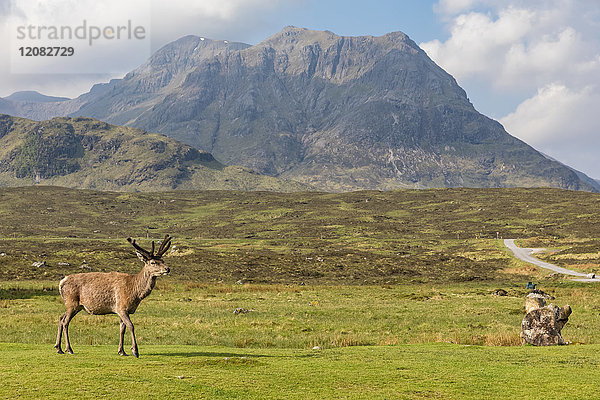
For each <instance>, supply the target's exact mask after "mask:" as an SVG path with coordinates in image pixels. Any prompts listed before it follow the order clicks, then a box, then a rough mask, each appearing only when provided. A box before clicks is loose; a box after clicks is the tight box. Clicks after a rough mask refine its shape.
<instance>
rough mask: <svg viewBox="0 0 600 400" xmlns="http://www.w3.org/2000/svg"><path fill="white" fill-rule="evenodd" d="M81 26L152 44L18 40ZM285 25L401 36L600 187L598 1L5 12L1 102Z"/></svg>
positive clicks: (508, 123)
mask: <svg viewBox="0 0 600 400" xmlns="http://www.w3.org/2000/svg"><path fill="white" fill-rule="evenodd" d="M84 20H85V22H86V28H87V29H89V28H90V26H93V27H94V28H98V29H100V30H102V29H108V30H107V31H106V32H108V34H109V36H111V35H112V36H114V32H115V31H116V27H117V26H126V25H127V24H128V22H129V23H130V25H132V26H133V27H140V29H142V30H143V31H144V34H143V35H140V37H139V38H133V39H132V38H131V37H129V38H126V37H124V38H119V39H118V40H117V39H115V38H112V39H110V40H109V39H107V38H104V37H103V38H99V39H97V40H95V41H94V42H93V43H90V37H91V36H92V34H91V32H92V31H86V32H87V33H88V35H87V38H86V39H85V40H79V41H77V40H75V39H74V40H67V38H65V37H62V38H59V39H56V38H54V39H53V40H51V39H50V38H49V37H48V38H46V39H47V40H46V41H42V40H40V39H39V38H37V37H36V38H32V37H30V36H27V37H26V38H24V39H19V38H18V35H17V32H18V31H17V28H18V27H19V26H29V25H35V26H37V27H39V26H48V27H50V26H56V27H61V26H63V27H64V26H69V27H72V28H73V29H75V28H76V27H78V26H81V25H82V21H84ZM287 25H294V26H298V27H305V28H309V29H315V30H329V31H332V32H334V33H336V34H339V35H346V36H359V35H374V36H378V35H383V34H385V33H388V32H392V31H402V32H404V33H406V34H407V35H409V36H410V37H411V39H413V40H414V41H415V42H416V43H417V44H419V46H421V48H423V49H424V50H425V51H426V52H427V54H428V55H429V56H430V57H431V58H432V59H433V60H434V61H435V62H436V63H437V64H439V65H440V66H441V67H442V68H444V69H445V70H446V71H447V72H449V73H450V74H451V75H453V76H454V77H455V78H456V80H457V81H458V83H459V85H461V86H462V87H463V88H464V89H465V91H466V92H467V95H468V96H469V99H470V100H471V102H472V103H473V105H474V106H475V108H476V109H477V110H478V111H480V112H482V113H483V114H485V115H487V116H489V117H491V118H494V119H496V120H498V121H499V122H500V123H502V124H503V125H504V127H505V128H506V130H507V131H508V132H509V133H510V134H512V135H513V136H516V137H518V138H520V139H522V140H523V141H525V142H526V143H528V144H530V145H531V146H533V147H534V148H536V149H537V150H539V151H542V152H543V153H545V154H547V155H549V156H551V157H553V158H556V159H557V160H559V161H561V162H563V163H565V164H567V165H569V166H571V167H573V168H576V169H578V170H580V171H582V172H585V173H586V174H588V175H589V176H591V177H593V178H600V162H598V161H600V159H599V156H598V149H600V119H599V118H598V117H597V116H596V113H597V112H598V111H600V1H599V0H380V1H370V2H366V1H364V0H343V1H342V0H170V1H164V0H127V1H122V0H103V1H102V2H98V1H97V0H0V37H2V38H3V40H0V76H1V79H0V96H7V95H9V94H11V93H12V92H14V91H18V90H38V91H40V92H42V93H44V94H49V95H55V96H68V97H76V96H78V95H79V94H81V93H84V92H87V91H88V90H89V89H90V87H91V86H92V85H93V84H94V83H98V82H106V81H108V80H109V79H111V78H120V77H122V76H123V75H124V74H125V73H127V72H129V71H131V70H133V69H135V68H136V67H137V66H139V65H140V64H142V63H143V62H144V61H145V60H146V59H147V58H148V57H149V56H150V55H151V54H152V52H154V51H156V50H157V49H159V48H160V47H161V46H163V45H165V44H167V43H169V42H170V41H173V40H176V39H177V38H179V37H181V36H184V35H189V34H193V35H198V36H205V37H209V38H213V39H226V40H231V41H239V42H245V43H249V44H256V43H258V42H260V41H261V40H263V39H265V38H267V37H268V36H270V35H272V34H275V33H277V32H278V31H280V30H281V29H282V28H283V27H285V26H287ZM111 29H112V30H111ZM44 32H46V33H47V31H44ZM82 32H83V31H82ZM123 32H124V33H123V34H124V35H125V34H126V33H127V32H125V31H123ZM38 33H39V32H38ZM141 36H143V38H142V37H141ZM34 39H35V40H34ZM39 45H44V46H48V45H52V46H64V47H68V46H72V47H73V48H74V50H75V54H74V55H73V56H72V57H24V56H21V55H20V54H19V53H18V51H19V50H18V49H19V47H23V46H25V47H26V46H39Z"/></svg>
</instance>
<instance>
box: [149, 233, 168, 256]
mask: <svg viewBox="0 0 600 400" xmlns="http://www.w3.org/2000/svg"><path fill="white" fill-rule="evenodd" d="M152 246H153V247H152V249H153V250H154V242H152ZM169 247H171V237H170V236H169V235H165V239H164V240H163V241H162V243H161V244H160V247H159V248H158V252H156V255H155V257H159V258H160V257H162V255H163V254H165V253H166V252H167V250H169Z"/></svg>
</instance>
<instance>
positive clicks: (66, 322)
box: [63, 308, 81, 354]
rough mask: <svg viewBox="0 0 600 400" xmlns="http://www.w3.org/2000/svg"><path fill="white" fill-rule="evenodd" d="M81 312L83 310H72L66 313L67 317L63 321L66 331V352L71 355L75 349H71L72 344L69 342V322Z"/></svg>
mask: <svg viewBox="0 0 600 400" xmlns="http://www.w3.org/2000/svg"><path fill="white" fill-rule="evenodd" d="M80 310H81V308H76V309H72V310H67V312H66V313H65V317H64V319H63V325H64V330H65V351H66V352H67V353H69V354H73V349H71V342H69V322H71V319H73V317H74V316H75V315H77V313H78V312H79V311H80Z"/></svg>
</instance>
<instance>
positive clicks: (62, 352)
mask: <svg viewBox="0 0 600 400" xmlns="http://www.w3.org/2000/svg"><path fill="white" fill-rule="evenodd" d="M54 348H55V349H56V352H57V353H58V354H65V352H64V351H62V349H61V348H60V347H56V346H54Z"/></svg>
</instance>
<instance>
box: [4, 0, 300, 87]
mask: <svg viewBox="0 0 600 400" xmlns="http://www.w3.org/2000/svg"><path fill="white" fill-rule="evenodd" d="M305 1H306V0H170V1H164V0H126V1H122V0H103V1H101V2H100V1H97V0H52V1H41V0H0V21H1V23H0V38H4V40H2V41H0V96H6V95H8V94H10V93H12V92H13V91H17V90H39V91H44V92H46V93H48V94H53V95H66V96H71V97H74V96H77V95H79V94H81V93H83V92H85V91H87V90H89V88H90V87H91V86H92V84H94V83H98V82H104V81H107V80H108V79H110V78H114V77H121V76H123V75H124V74H125V73H127V72H129V71H130V70H132V69H134V68H136V67H137V66H139V65H140V64H142V63H143V62H144V61H145V60H146V59H147V58H148V57H149V56H150V54H151V52H152V51H155V50H157V49H158V48H159V47H161V46H163V45H165V44H167V43H168V42H171V41H173V40H176V39H178V38H180V37H182V36H185V35H190V34H192V35H199V36H206V37H210V38H214V39H229V40H238V41H247V40H248V38H252V37H257V38H261V39H262V38H264V37H265V30H266V32H274V31H277V30H279V29H281V26H280V25H279V18H276V17H275V16H276V15H277V13H278V12H282V10H284V11H289V10H290V9H293V8H294V7H296V6H298V5H302V4H304V2H305ZM11 3H12V7H11ZM83 19H86V20H87V21H88V24H90V23H93V24H95V25H100V26H106V25H113V24H114V25H121V24H122V23H123V22H125V23H127V20H128V19H131V20H132V21H133V22H134V23H136V24H140V25H143V26H144V27H145V28H146V29H147V31H148V37H149V40H148V41H147V43H145V44H144V46H143V47H140V46H138V44H139V43H133V42H132V41H129V42H127V41H121V42H120V43H115V42H114V41H113V42H111V43H109V42H107V41H106V42H104V43H100V42H97V43H96V44H95V45H94V46H92V48H90V46H87V44H86V45H77V48H76V54H77V56H76V57H71V58H70V59H69V60H64V59H63V60H56V59H50V58H41V57H36V59H37V60H35V62H36V63H37V64H36V68H29V69H27V68H24V66H23V65H20V64H17V65H11V57H12V58H14V56H15V54H14V53H15V52H16V51H17V49H18V47H20V46H21V44H19V45H18V46H16V45H15V43H11V42H14V41H15V38H14V36H15V32H16V28H15V27H16V26H18V25H19V24H21V25H22V24H38V25H50V24H52V25H59V26H60V25H71V26H73V27H75V26H77V25H81V21H82V20H83ZM274 24H276V25H274ZM11 38H12V40H10V39H11ZM61 45H66V42H64V41H62V42H61ZM13 61H15V60H14V59H13ZM16 61H18V62H23V61H27V60H24V59H19V58H17V59H16ZM58 61H60V62H58ZM66 61H68V65H67V64H66V63H65V62H66ZM11 67H12V68H11ZM51 67H52V68H51ZM66 67H69V68H66ZM28 71H29V72H35V73H25V72H28ZM75 71H76V72H79V73H74V72H75ZM42 72H43V73H42ZM48 72H51V73H55V74H52V75H49V74H48ZM56 72H59V73H58V74H56ZM80 72H84V74H82V73H80ZM89 73H93V74H89Z"/></svg>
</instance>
